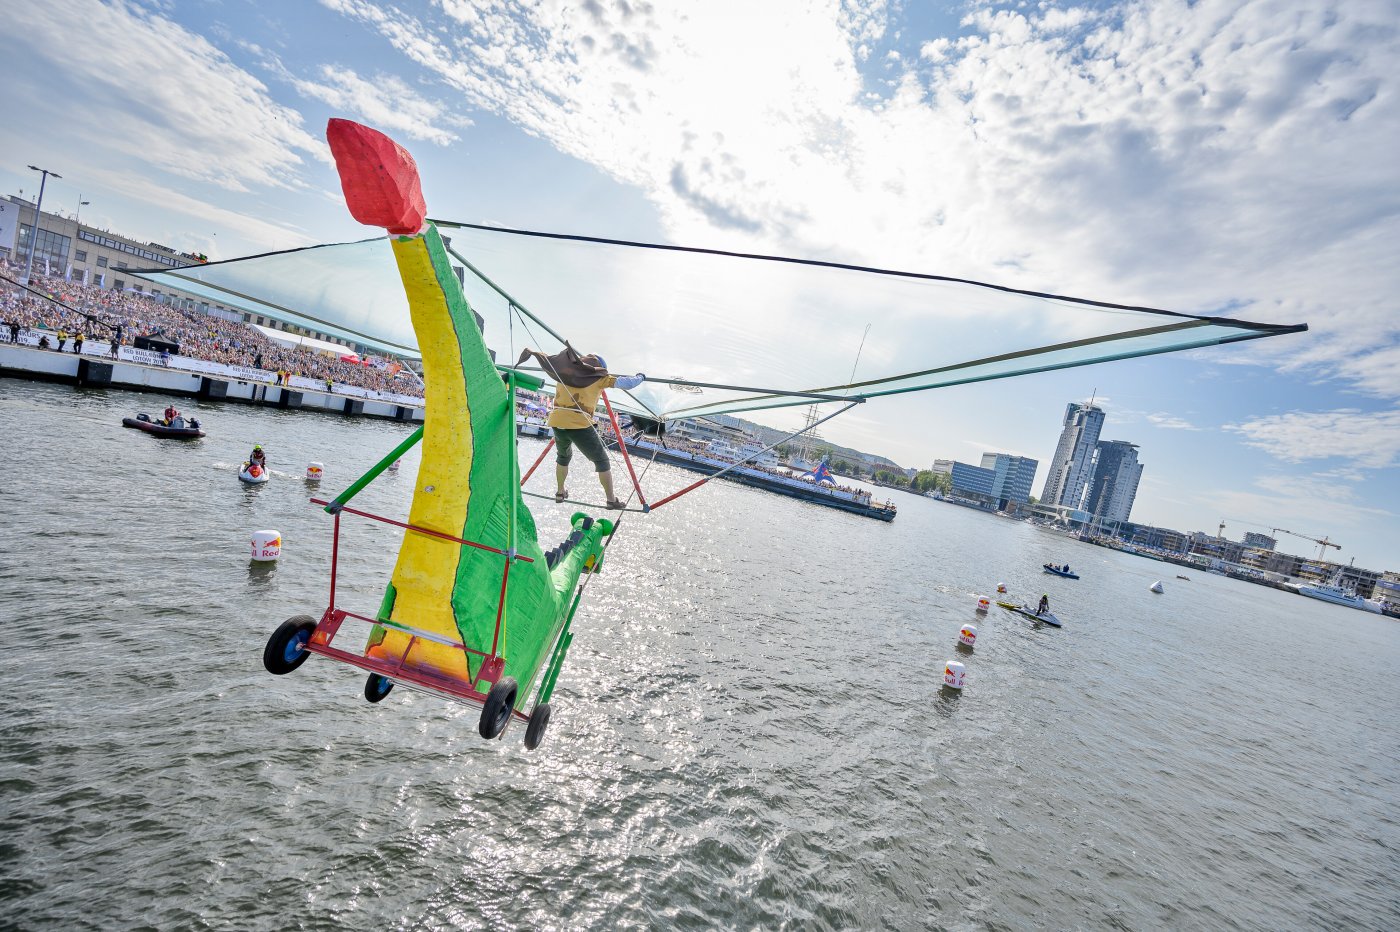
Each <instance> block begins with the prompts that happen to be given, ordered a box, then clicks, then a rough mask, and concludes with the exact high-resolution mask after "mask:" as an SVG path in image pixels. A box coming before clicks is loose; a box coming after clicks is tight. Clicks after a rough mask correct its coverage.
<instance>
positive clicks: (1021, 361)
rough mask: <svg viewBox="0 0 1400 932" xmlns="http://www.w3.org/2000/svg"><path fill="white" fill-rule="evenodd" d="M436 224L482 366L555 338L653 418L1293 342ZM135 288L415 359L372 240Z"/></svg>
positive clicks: (927, 287) (929, 282) (656, 249)
mask: <svg viewBox="0 0 1400 932" xmlns="http://www.w3.org/2000/svg"><path fill="white" fill-rule="evenodd" d="M437 225H438V227H439V229H440V230H441V232H442V233H443V235H444V238H446V239H448V240H449V252H450V253H451V255H452V257H453V261H454V264H456V265H457V266H458V267H459V275H460V278H461V281H462V286H463V290H464V292H465V293H466V296H467V299H468V301H469V302H470V303H471V306H472V308H473V309H474V310H475V311H476V313H477V314H478V315H480V317H481V318H482V322H483V329H484V335H485V339H486V343H487V345H488V346H489V347H490V348H491V350H492V351H493V352H494V353H495V356H496V361H497V363H498V364H513V363H514V362H515V361H516V359H517V357H518V356H519V354H520V350H521V349H522V348H524V347H527V346H528V347H531V348H533V349H536V350H540V351H542V352H544V353H547V354H549V353H554V352H557V351H558V350H559V349H561V348H562V347H563V343H564V341H565V340H567V341H568V342H569V343H570V344H572V345H573V347H574V348H575V349H577V350H579V351H580V352H583V353H597V354H599V355H602V356H603V357H604V358H605V359H606V361H607V363H608V367H609V369H610V370H611V371H612V372H613V373H614V374H630V373H633V372H644V373H645V374H646V375H647V376H648V381H646V382H644V383H643V384H642V385H641V386H639V387H638V388H636V389H633V390H632V391H630V392H625V393H624V392H620V391H618V390H614V391H612V392H610V393H609V394H610V396H611V397H612V399H613V402H614V405H615V407H617V408H619V409H622V410H625V411H629V412H631V413H636V414H644V415H647V416H650V417H654V418H660V419H674V418H679V417H693V416H705V415H718V414H729V413H736V412H744V411H760V410H766V409H774V408H784V407H791V406H797V405H811V404H813V403H829V402H832V401H837V400H844V401H852V400H859V399H872V398H878V397H881V396H886V395H894V394H901V393H906V392H916V391H926V390H930V389H936V388H943V387H947V386H952V385H962V384H966V383H970V382H980V381H986V380H990V379H1002V378H1010V377H1013V376H1019V375H1027V374H1031V373H1035V372H1045V371H1049V370H1054V369H1064V368H1070V367H1074V366H1084V365H1091V364H1094V363H1099V362H1106V361H1110V360H1120V359H1129V358H1133V357H1137V356H1150V355H1154V354H1159V353H1169V352H1175V351H1178V350H1185V349H1195V348H1200V347H1205V346H1212V345H1216V344H1222V343H1232V342H1237V341H1241V340H1252V339H1258V338H1261V337H1268V336H1275V335H1279V334H1283V333H1293V332H1298V331H1300V330H1305V329H1307V328H1306V325H1278V324H1265V323H1254V322H1249V321H1241V320H1234V319H1230V318H1225V317H1213V316H1208V315H1194V314H1183V313H1177V312H1171V311H1165V310H1161V309H1157V308H1144V307H1132V306H1124V305H1113V304H1107V303H1104V302H1098V301H1090V300H1085V299H1077V298H1067V297H1063V296H1058V295H1049V294H1041V293H1035V292H1026V291H1018V290H1014V289H1007V288H1004V287H1000V286H994V285H987V284H983V283H977V282H969V281H962V280H956V279H949V278H944V277H940V276H934V275H924V274H916V273H907V272H893V271H890V270H881V269H869V268H860V267H854V266H846V265H838V264H833V263H821V262H805V261H799V260H790V259H784V258H780V257H759V256H746V255H738V254H732V253H720V252H715V251H707V250H684V249H680V248H677V247H661V246H654V245H650V244H631V243H620V242H615V241H601V240H596V239H591V238H585V237H561V236H557V235H552V234H534V233H526V232H522V231H508V230H499V229H492V228H483V227H476V226H469V225H464V224H454V223H450V222H447V221H437ZM138 274H140V275H141V277H143V278H145V279H147V280H148V281H150V282H152V283H153V284H157V283H161V284H165V285H167V286H169V287H172V288H180V289H183V290H185V291H190V292H193V293H196V294H200V295H205V296H207V297H208V298H210V299H211V300H217V301H219V302H220V303H223V304H225V305H228V306H233V307H237V308H240V309H241V310H244V311H246V312H249V313H253V314H258V315H261V316H265V317H271V318H273V319H276V320H282V321H285V322H288V323H293V324H298V325H304V326H310V327H314V328H316V329H319V330H322V331H324V332H326V333H331V334H334V335H338V336H343V337H347V338H350V339H353V340H357V341H359V342H361V343H365V344H367V345H369V346H372V347H375V348H378V349H381V350H387V351H391V352H396V353H399V354H402V355H408V356H417V355H418V348H417V344H416V341H415V337H414V335H413V328H412V325H411V322H410V320H409V315H408V304H407V301H406V300H405V298H404V292H403V284H402V282H401V281H400V279H399V276H398V273H397V270H396V268H395V266H394V263H393V257H392V255H391V252H390V248H389V244H388V242H387V240H386V239H385V238H383V237H378V238H375V239H368V240H362V241H359V242H352V243H341V244H335V245H328V246H317V247H311V248H308V249H300V250H293V251H290V252H281V253H272V254H267V255H261V256H252V257H249V258H246V259H237V260H232V261H228V262H218V263H211V264H208V265H203V266H195V267H190V268H183V269H175V270H159V271H151V272H142V273H138ZM867 324H869V325H870V331H869V334H868V335H865V334H864V331H865V327H866V325H867ZM862 336H865V343H864V347H863V349H862V350H861V352H860V355H859V367H858V369H857V370H855V371H853V364H854V363H855V361H856V355H857V348H858V347H859V346H860V341H861V339H862ZM523 368H525V369H527V370H528V369H530V368H532V365H531V364H527V365H525V366H524V367H523Z"/></svg>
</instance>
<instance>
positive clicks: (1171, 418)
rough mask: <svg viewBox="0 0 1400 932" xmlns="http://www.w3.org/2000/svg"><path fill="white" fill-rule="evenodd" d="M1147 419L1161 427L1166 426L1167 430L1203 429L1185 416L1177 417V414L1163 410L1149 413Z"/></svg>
mask: <svg viewBox="0 0 1400 932" xmlns="http://www.w3.org/2000/svg"><path fill="white" fill-rule="evenodd" d="M1147 420H1148V421H1149V422H1150V423H1152V424H1153V425H1154V426H1157V427H1161V428H1165V429H1167V430H1200V429H1201V428H1199V427H1197V426H1196V425H1195V424H1192V423H1191V422H1190V421H1188V420H1186V419H1185V418H1183V417H1177V416H1176V415H1175V414H1166V413H1163V412H1158V413H1156V414H1149V415H1147Z"/></svg>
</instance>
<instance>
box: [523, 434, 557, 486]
mask: <svg viewBox="0 0 1400 932" xmlns="http://www.w3.org/2000/svg"><path fill="white" fill-rule="evenodd" d="M552 449H554V438H553V437H550V438H549V443H546V444H545V445H544V451H543V452H541V453H540V458H539V459H537V460H535V465H533V466H531V467H530V469H529V471H528V472H526V473H525V478H523V479H521V480H520V487H521V488H524V487H525V483H527V482H529V481H530V477H531V476H533V475H534V474H535V470H536V469H539V468H540V463H543V462H544V458H545V457H546V456H548V455H549V451H550V450H552Z"/></svg>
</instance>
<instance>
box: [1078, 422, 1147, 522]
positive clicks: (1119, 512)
mask: <svg viewBox="0 0 1400 932" xmlns="http://www.w3.org/2000/svg"><path fill="white" fill-rule="evenodd" d="M1137 451H1138V448H1137V445H1136V444H1132V443H1127V442H1125V441H1122V440H1100V441H1099V442H1098V443H1097V444H1095V447H1094V470H1093V481H1092V482H1091V483H1090V486H1089V490H1088V495H1087V497H1086V500H1085V503H1084V510H1085V511H1087V512H1089V514H1091V515H1093V516H1094V521H1095V522H1096V523H1098V524H1120V523H1122V522H1124V521H1127V520H1128V515H1129V514H1131V513H1132V510H1133V500H1134V499H1135V498H1136V497H1137V490H1138V482H1139V481H1141V479H1142V465H1143V464H1142V463H1139V462H1138V458H1137Z"/></svg>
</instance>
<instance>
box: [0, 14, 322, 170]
mask: <svg viewBox="0 0 1400 932" xmlns="http://www.w3.org/2000/svg"><path fill="white" fill-rule="evenodd" d="M6 15H7V22H6V28H5V29H4V30H3V36H0V54H3V55H5V57H6V58H7V59H8V60H9V61H11V62H16V61H21V60H25V61H30V60H31V56H37V57H38V58H39V59H40V61H39V63H38V64H36V65H33V66H32V67H26V68H23V69H14V70H12V71H10V72H9V80H10V81H11V87H10V89H9V91H8V93H11V94H23V95H25V96H26V97H27V98H31V99H32V100H33V101H34V102H36V103H42V101H43V100H44V98H45V95H47V94H49V92H50V87H49V84H50V82H51V81H52V80H53V79H54V77H53V76H57V75H62V80H64V81H66V82H71V83H72V84H73V85H74V86H75V87H76V88H78V89H80V92H79V93H74V94H70V95H67V96H66V97H64V98H62V99H63V107H64V109H63V111H62V112H61V113H53V114H52V116H51V119H52V120H54V121H61V122H62V125H63V127H64V130H65V132H69V133H75V134H78V137H79V138H80V139H81V140H83V142H84V145H83V146H81V147H80V148H82V149H84V150H86V153H102V155H100V156H95V158H96V159H98V160H105V161H106V162H108V163H110V161H111V158H112V156H113V154H114V153H115V154H119V155H122V156H125V157H127V158H128V159H130V160H131V161H132V162H133V163H135V164H139V165H141V166H143V168H144V170H145V171H147V172H149V171H151V170H153V169H154V170H163V171H166V172H170V173H172V174H175V175H179V176H182V177H185V178H191V179H194V180H196V181H201V182H208V183H211V184H214V185H218V186H220V187H222V188H226V189H228V190H232V191H240V192H242V191H248V190H250V189H251V188H254V187H273V188H279V187H280V188H300V187H303V185H302V183H301V182H300V181H299V179H298V171H299V169H300V168H301V167H302V166H303V165H304V164H305V158H306V157H307V156H309V157H311V158H314V159H319V160H321V161H324V162H327V163H329V161H330V154H329V150H328V149H327V148H326V146H325V144H324V143H323V142H321V141H320V140H318V139H317V138H316V137H314V136H312V135H310V134H309V133H307V132H306V131H305V130H304V129H303V128H302V120H301V115H300V114H298V113H297V112H296V111H294V110H291V109H288V108H286V107H284V106H282V105H280V104H278V103H276V102H275V101H274V100H272V98H271V97H270V96H269V95H268V92H267V88H266V87H265V86H264V85H263V84H262V83H261V82H259V81H258V80H257V79H256V78H254V77H252V76H251V75H249V74H248V73H246V72H244V71H242V70H241V69H239V68H238V67H237V66H236V65H234V64H233V62H232V61H230V60H229V58H228V57H227V56H226V55H225V54H224V53H223V52H222V51H220V50H219V49H218V48H216V47H214V46H213V45H211V44H210V43H209V42H208V41H207V40H206V39H204V38H203V37H202V36H199V35H195V34H194V33H191V32H189V31H188V30H186V29H184V28H183V27H181V26H179V25H177V24H175V23H173V22H171V21H170V20H169V19H167V18H165V17H163V16H161V15H159V14H158V13H155V12H152V11H149V10H145V9H142V8H140V7H137V6H135V5H132V4H128V3H125V2H122V0H116V2H113V3H96V2H84V0H78V2H72V3H24V4H18V5H16V6H14V7H13V8H10V9H7V11H6ZM21 45H22V48H19V47H18V46H21ZM38 76H43V81H42V82H39V83H37V84H36V83H33V80H34V79H35V78H36V77H38ZM86 153H85V152H75V153H73V155H77V156H79V157H81V156H82V155H84V154H86ZM95 167H96V166H94V168H95Z"/></svg>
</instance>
